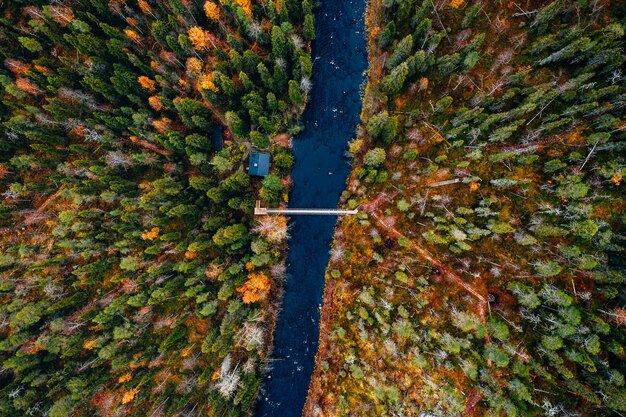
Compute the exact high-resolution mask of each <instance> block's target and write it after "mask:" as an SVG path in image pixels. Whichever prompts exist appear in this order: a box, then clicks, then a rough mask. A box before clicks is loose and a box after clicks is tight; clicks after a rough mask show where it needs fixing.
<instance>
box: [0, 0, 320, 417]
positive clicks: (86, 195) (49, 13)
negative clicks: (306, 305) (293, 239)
mask: <svg viewBox="0 0 626 417" xmlns="http://www.w3.org/2000/svg"><path fill="white" fill-rule="evenodd" d="M0 11H1V15H0V194H1V195H2V198H0V237H1V238H0V362H1V364H2V365H1V370H0V415H2V416H49V417H67V416H95V415H97V416H122V415H123V416H141V417H145V416H153V417H158V416H200V415H203V416H206V415H209V416H224V417H227V416H231V417H234V416H247V415H250V414H251V409H252V405H253V403H254V401H255V398H256V396H257V392H258V389H259V383H260V378H261V375H262V374H263V373H264V370H265V367H266V365H267V361H266V359H267V355H268V352H269V350H270V346H271V335H272V329H273V324H274V322H275V317H276V311H277V308H276V302H277V300H278V299H279V297H280V288H281V285H280V282H281V280H282V279H283V276H284V273H285V257H284V249H285V246H286V238H287V223H286V219H285V218H282V217H270V216H268V217H266V218H265V219H263V220H262V221H256V220H254V219H253V214H252V213H253V208H254V204H255V200H256V199H262V200H264V201H265V202H266V203H267V204H272V205H276V204H278V203H280V202H283V203H284V202H286V200H287V190H288V187H289V172H290V168H291V166H292V164H293V156H292V153H291V150H290V148H289V140H290V136H291V135H294V134H296V133H297V132H298V131H300V129H301V122H300V115H301V113H302V111H303V108H304V105H305V103H306V100H307V96H308V92H309V89H310V88H311V82H310V78H311V73H312V62H311V54H310V43H311V41H312V40H313V38H314V37H315V32H314V28H313V15H312V4H311V2H310V1H309V0H304V1H295V0H270V1H255V2H252V1H251V0H219V1H217V0H216V1H213V0H208V1H200V0H137V1H131V0H110V1H109V0H60V1H44V0H13V1H10V2H6V1H5V2H0ZM222 132H223V135H222ZM252 150H257V151H263V152H267V153H270V154H271V156H272V171H271V173H270V175H268V176H267V177H265V178H263V179H261V178H253V177H250V176H249V175H248V173H247V172H246V166H247V159H248V158H247V156H248V154H249V153H250V151H252Z"/></svg>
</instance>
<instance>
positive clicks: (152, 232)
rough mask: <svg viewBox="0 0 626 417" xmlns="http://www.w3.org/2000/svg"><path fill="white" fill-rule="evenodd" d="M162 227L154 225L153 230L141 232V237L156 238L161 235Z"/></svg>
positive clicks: (146, 238) (145, 238) (144, 238)
mask: <svg viewBox="0 0 626 417" xmlns="http://www.w3.org/2000/svg"><path fill="white" fill-rule="evenodd" d="M160 231H161V229H159V228H158V227H153V228H152V230H146V231H145V232H143V233H142V234H141V238H142V239H143V240H154V239H156V237H157V236H158V235H159V232H160Z"/></svg>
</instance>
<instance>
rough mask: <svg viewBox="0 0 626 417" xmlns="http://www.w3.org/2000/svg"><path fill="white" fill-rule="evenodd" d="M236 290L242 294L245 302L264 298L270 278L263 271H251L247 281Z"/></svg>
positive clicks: (267, 292) (268, 287) (248, 302)
mask: <svg viewBox="0 0 626 417" xmlns="http://www.w3.org/2000/svg"><path fill="white" fill-rule="evenodd" d="M237 292H240V293H242V294H243V302H244V303H245V304H250V303H254V302H257V301H260V300H264V299H265V298H267V295H268V294H269V292H270V279H269V277H268V276H267V275H265V274H264V273H263V272H255V273H252V274H250V275H248V281H246V283H245V284H243V285H242V286H241V287H238V288H237Z"/></svg>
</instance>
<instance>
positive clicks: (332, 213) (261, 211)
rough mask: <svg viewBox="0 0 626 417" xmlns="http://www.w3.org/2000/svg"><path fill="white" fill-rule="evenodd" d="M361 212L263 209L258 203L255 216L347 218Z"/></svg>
mask: <svg viewBox="0 0 626 417" xmlns="http://www.w3.org/2000/svg"><path fill="white" fill-rule="evenodd" d="M358 212H359V211H358V210H357V209H354V210H342V209H322V208H308V209H307V208H284V209H280V208H265V207H261V202H260V201H257V204H256V207H255V208H254V214H255V215H257V216H265V215H268V214H284V215H325V216H346V215H350V214H357V213H358Z"/></svg>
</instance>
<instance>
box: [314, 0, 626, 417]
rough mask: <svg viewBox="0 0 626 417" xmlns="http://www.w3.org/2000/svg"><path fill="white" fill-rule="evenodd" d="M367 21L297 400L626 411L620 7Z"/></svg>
mask: <svg viewBox="0 0 626 417" xmlns="http://www.w3.org/2000/svg"><path fill="white" fill-rule="evenodd" d="M366 21H367V34H368V49H369V62H370V68H369V72H368V85H367V88H366V90H365V93H364V102H363V110H362V115H361V120H362V124H361V126H360V128H359V131H358V134H357V135H356V137H355V138H354V139H353V140H352V142H351V143H350V153H351V155H352V156H353V158H354V162H353V170H352V174H351V176H350V178H349V180H348V183H347V189H346V190H345V191H344V193H343V195H342V205H344V206H345V207H347V208H358V209H359V214H358V215H357V216H347V217H345V218H344V219H343V220H342V221H340V223H339V225H338V227H337V230H336V232H335V239H334V242H333V246H332V248H331V252H330V256H331V261H330V264H329V266H328V269H327V272H326V287H325V294H324V305H323V307H322V313H321V316H322V323H321V328H320V348H319V351H318V354H317V359H316V369H315V372H314V375H313V380H312V383H311V386H310V390H309V397H308V399H307V405H306V407H305V412H304V415H305V416H419V417H439V416H441V417H449V416H494V417H495V416H498V417H499V416H507V417H516V416H569V417H574V416H595V415H597V416H600V415H601V416H616V417H617V416H623V415H626V386H625V383H624V382H625V381H624V376H625V375H626V352H625V350H624V349H625V346H626V327H625V326H626V285H625V283H626V273H625V272H626V271H625V267H626V263H625V259H626V258H625V255H624V249H625V246H626V241H625V233H626V228H625V226H624V224H625V208H626V199H625V198H624V195H625V194H624V175H626V158H625V157H626V154H625V152H624V149H625V147H626V134H625V132H624V131H625V130H626V120H625V114H626V111H625V108H626V80H625V78H624V77H625V75H626V74H624V61H625V60H626V54H625V51H624V41H625V39H626V38H625V36H624V28H625V26H626V4H625V3H624V2H620V1H611V0H555V1H552V2H550V1H521V2H516V1H510V2H506V1H486V0H450V1H447V0H446V1H435V0H371V1H370V2H369V3H368V11H367V16H366Z"/></svg>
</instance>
